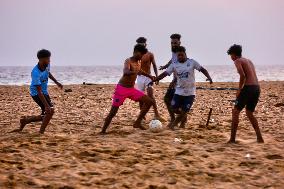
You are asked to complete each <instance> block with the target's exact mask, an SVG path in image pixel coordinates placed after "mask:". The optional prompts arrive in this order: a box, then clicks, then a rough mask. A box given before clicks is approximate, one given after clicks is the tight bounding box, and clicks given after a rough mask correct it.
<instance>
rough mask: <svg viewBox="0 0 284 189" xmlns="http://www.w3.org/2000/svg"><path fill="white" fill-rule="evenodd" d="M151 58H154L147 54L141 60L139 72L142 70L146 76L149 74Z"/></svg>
mask: <svg viewBox="0 0 284 189" xmlns="http://www.w3.org/2000/svg"><path fill="white" fill-rule="evenodd" d="M153 57H154V56H153V54H152V53H151V52H147V53H146V54H144V55H143V57H142V59H141V70H143V71H144V72H146V73H147V74H151V64H152V63H153Z"/></svg>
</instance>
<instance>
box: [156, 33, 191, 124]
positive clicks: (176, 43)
mask: <svg viewBox="0 0 284 189" xmlns="http://www.w3.org/2000/svg"><path fill="white" fill-rule="evenodd" d="M170 38H171V50H172V58H171V60H170V61H169V62H168V63H167V64H166V65H164V66H161V67H160V70H164V69H167V68H168V67H169V66H170V65H171V64H175V63H176V62H177V52H176V49H177V48H178V47H180V45H181V41H180V39H181V35H180V34H177V33H175V34H172V35H171V36H170ZM176 82H177V78H176V76H175V74H174V77H173V80H172V81H171V83H170V85H169V87H168V89H167V92H166V94H165V96H164V102H165V104H166V106H167V109H168V112H169V114H170V118H171V122H172V121H174V120H175V113H174V111H173V109H172V106H171V102H172V100H173V97H174V94H175V87H176ZM185 123H186V120H183V121H182V124H183V125H185Z"/></svg>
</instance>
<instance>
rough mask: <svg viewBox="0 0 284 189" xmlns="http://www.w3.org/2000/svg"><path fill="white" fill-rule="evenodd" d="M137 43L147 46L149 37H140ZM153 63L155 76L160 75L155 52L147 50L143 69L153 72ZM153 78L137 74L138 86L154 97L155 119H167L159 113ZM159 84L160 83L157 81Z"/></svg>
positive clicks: (148, 72) (142, 65) (142, 62)
mask: <svg viewBox="0 0 284 189" xmlns="http://www.w3.org/2000/svg"><path fill="white" fill-rule="evenodd" d="M136 42H137V44H140V45H143V46H145V47H147V43H146V42H147V39H146V38H145V37H139V38H138V39H137V40H136ZM151 65H152V66H153V70H154V72H155V76H156V77H157V76H158V69H157V65H156V61H155V57H154V54H153V53H151V52H149V51H148V52H147V53H146V54H144V55H143V57H142V59H141V70H143V71H144V72H146V73H147V74H149V75H150V74H151ZM151 82H152V80H151V79H150V78H149V77H146V76H144V75H138V76H137V88H138V89H139V90H140V91H143V92H145V90H147V95H148V96H149V97H150V98H152V99H153V102H154V104H153V109H154V113H155V119H157V120H160V121H165V120H164V119H163V118H162V117H161V116H160V114H159V111H158V107H157V104H156V100H155V97H154V89H153V85H151ZM157 84H158V83H157ZM142 106H143V104H141V103H140V109H141V108H142Z"/></svg>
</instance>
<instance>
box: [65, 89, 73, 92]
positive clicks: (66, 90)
mask: <svg viewBox="0 0 284 189" xmlns="http://www.w3.org/2000/svg"><path fill="white" fill-rule="evenodd" d="M64 92H65V93H70V92H72V89H65V90H64Z"/></svg>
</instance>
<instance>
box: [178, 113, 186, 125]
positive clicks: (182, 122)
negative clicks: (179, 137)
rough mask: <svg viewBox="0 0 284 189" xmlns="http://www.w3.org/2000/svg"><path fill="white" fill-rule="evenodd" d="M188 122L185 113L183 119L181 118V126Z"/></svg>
mask: <svg viewBox="0 0 284 189" xmlns="http://www.w3.org/2000/svg"><path fill="white" fill-rule="evenodd" d="M186 123H187V114H185V115H184V117H183V119H182V120H181V122H180V128H185V125H186Z"/></svg>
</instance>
